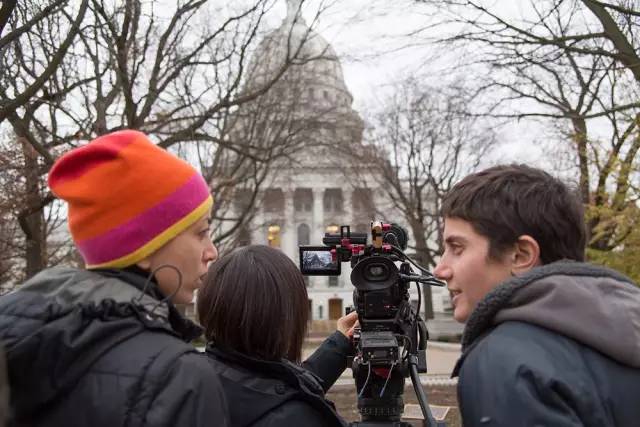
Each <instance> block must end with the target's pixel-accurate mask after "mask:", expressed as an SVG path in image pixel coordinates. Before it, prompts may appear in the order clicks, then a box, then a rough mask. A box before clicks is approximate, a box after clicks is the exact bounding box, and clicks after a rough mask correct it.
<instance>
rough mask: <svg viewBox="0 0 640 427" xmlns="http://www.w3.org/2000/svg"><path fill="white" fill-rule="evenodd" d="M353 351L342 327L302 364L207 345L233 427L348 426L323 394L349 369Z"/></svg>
mask: <svg viewBox="0 0 640 427" xmlns="http://www.w3.org/2000/svg"><path fill="white" fill-rule="evenodd" d="M351 351H352V346H351V343H350V342H349V340H348V339H347V338H346V337H344V335H342V334H341V333H340V332H335V333H334V334H333V335H332V336H330V337H329V338H327V339H326V340H325V342H324V343H323V344H322V345H321V346H320V348H319V349H318V350H317V351H316V352H315V353H314V354H313V355H311V357H310V358H309V359H308V360H307V361H305V362H304V363H303V366H302V367H300V366H297V365H294V364H293V363H291V362H288V361H286V360H282V361H280V362H268V361H264V360H258V359H253V358H251V357H248V356H246V355H243V354H240V353H238V352H234V351H228V350H222V349H220V348H218V347H215V346H214V345H209V346H208V347H207V354H208V356H209V357H210V361H211V366H212V367H213V368H214V369H215V370H216V371H217V372H218V373H219V375H220V380H221V381H222V383H223V386H224V390H225V393H226V399H227V403H228V405H229V417H230V420H231V425H233V426H234V427H248V426H253V427H276V426H278V427H279V426H305V427H325V426H326V427H332V426H337V427H343V426H345V425H346V423H345V421H344V420H342V419H341V418H340V417H339V416H338V414H337V413H336V411H335V408H334V406H333V403H331V402H330V401H328V400H326V399H325V398H324V393H325V392H326V391H327V390H328V389H329V388H330V387H331V386H332V385H333V383H334V382H335V380H336V379H337V378H338V377H339V376H340V374H341V373H342V372H343V371H344V369H345V368H346V360H347V355H348V354H350V353H351Z"/></svg>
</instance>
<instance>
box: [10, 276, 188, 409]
mask: <svg viewBox="0 0 640 427" xmlns="http://www.w3.org/2000/svg"><path fill="white" fill-rule="evenodd" d="M159 295H160V294H159V292H158V291H157V289H155V285H154V284H153V282H149V281H148V280H146V279H145V278H144V277H143V276H141V275H139V274H135V273H132V272H128V271H126V270H103V271H90V270H79V269H62V268H54V269H49V270H44V271H42V272H40V273H39V274H37V275H36V276H34V277H33V278H31V279H30V280H29V281H27V282H26V283H25V284H24V285H22V286H21V287H20V288H19V289H18V290H17V291H15V292H12V293H10V294H8V295H5V296H3V297H2V298H0V340H2V343H3V345H4V347H5V350H6V355H7V365H8V366H9V380H10V386H11V400H12V402H13V403H12V405H13V407H14V408H15V410H16V412H17V413H33V411H37V410H38V408H39V407H41V406H42V405H46V404H47V403H48V402H50V401H52V400H53V399H55V398H56V396H58V395H61V393H66V392H67V391H68V390H69V389H70V388H72V387H73V386H74V384H75V383H76V382H77V381H78V379H79V378H80V377H82V376H83V375H84V374H85V372H86V371H87V370H88V369H90V367H91V365H92V364H93V363H94V362H95V361H96V360H98V359H99V358H100V357H101V356H102V355H104V354H105V353H106V352H108V351H109V350H110V349H111V348H112V347H113V346H114V345H116V344H118V343H120V342H122V341H125V340H127V339H129V338H131V337H132V336H135V335H137V334H139V333H141V332H143V331H145V330H162V331H165V332H168V333H170V334H173V335H175V336H177V337H179V338H181V339H183V340H184V341H190V340H191V339H193V338H194V337H196V336H198V335H199V334H200V332H201V329H200V328H199V327H197V326H196V325H195V324H193V323H192V322H190V321H188V320H187V319H184V318H183V317H182V316H181V315H180V314H179V313H178V312H177V310H176V309H175V307H174V306H173V305H172V304H171V303H169V302H166V301H163V300H162V299H159V298H158V296H159Z"/></svg>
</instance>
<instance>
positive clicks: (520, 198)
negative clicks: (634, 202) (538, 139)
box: [442, 164, 586, 264]
mask: <svg viewBox="0 0 640 427" xmlns="http://www.w3.org/2000/svg"><path fill="white" fill-rule="evenodd" d="M442 215H443V216H444V217H445V218H446V217H449V218H460V219H463V220H465V221H468V222H470V223H471V225H472V226H473V228H474V230H475V231H476V232H478V233H479V234H481V235H483V236H485V237H487V238H488V239H489V257H490V258H492V259H500V257H501V255H502V254H503V253H504V250H505V249H507V248H508V247H510V246H511V245H513V244H514V243H516V241H517V240H518V237H520V236H522V235H529V236H531V237H533V238H534V239H535V240H536V241H537V242H538V245H539V246H540V259H541V261H542V263H543V264H548V263H550V262H553V261H558V260H560V259H572V260H575V261H584V250H585V241H586V233H585V226H584V211H583V206H582V203H581V202H580V200H579V199H578V197H577V195H576V194H575V193H574V192H572V191H571V190H569V188H568V187H567V186H566V185H565V184H563V183H562V182H561V181H560V180H558V179H556V178H554V177H552V176H551V175H549V174H548V173H546V172H544V171H543V170H540V169H536V168H532V167H529V166H526V165H516V164H513V165H502V166H494V167H491V168H489V169H485V170H483V171H481V172H478V173H474V174H471V175H468V176H467V177H465V178H464V179H463V180H462V181H460V182H458V183H457V184H456V185H455V186H454V187H453V188H452V189H451V191H449V193H448V194H447V195H446V196H445V197H444V200H443V202H442Z"/></svg>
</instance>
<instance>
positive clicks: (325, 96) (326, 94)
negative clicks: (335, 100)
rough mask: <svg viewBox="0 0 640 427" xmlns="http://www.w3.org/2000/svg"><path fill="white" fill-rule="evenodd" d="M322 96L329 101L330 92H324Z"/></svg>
mask: <svg viewBox="0 0 640 427" xmlns="http://www.w3.org/2000/svg"><path fill="white" fill-rule="evenodd" d="M322 96H323V97H324V99H327V100H328V99H329V92H327V91H326V90H323V91H322Z"/></svg>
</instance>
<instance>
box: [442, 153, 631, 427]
mask: <svg viewBox="0 0 640 427" xmlns="http://www.w3.org/2000/svg"><path fill="white" fill-rule="evenodd" d="M442 213H443V216H444V218H445V226H444V242H445V250H444V254H443V255H442V258H441V260H440V262H439V263H438V265H437V266H436V268H435V270H434V274H435V275H436V276H437V277H438V278H440V279H442V280H445V281H446V282H447V286H448V289H449V291H450V293H451V296H452V298H453V301H452V303H453V306H454V317H455V319H456V320H457V321H459V322H466V326H465V331H464V335H463V339H462V350H463V354H462V357H461V358H460V360H459V361H458V364H457V366H456V368H455V370H454V376H455V375H459V377H460V378H459V383H458V399H459V404H460V410H461V412H462V418H463V421H464V425H465V426H474V425H482V426H534V425H536V426H614V425H615V426H637V425H638V420H640V405H638V396H640V289H639V288H638V287H636V286H635V285H634V284H633V283H632V282H631V280H630V279H628V278H626V277H624V276H622V275H621V274H619V273H616V272H614V271H611V270H608V269H606V268H602V267H596V266H593V265H590V264H586V263H584V262H583V261H584V247H585V231H584V227H583V223H584V220H583V211H582V207H581V204H580V202H579V201H578V200H577V198H576V197H575V196H574V195H573V194H572V193H571V192H570V191H569V190H568V189H567V187H566V186H565V185H563V184H562V183H561V182H560V181H558V180H557V179H555V178H553V177H551V176H550V175H548V174H547V173H545V172H543V171H541V170H538V169H534V168H530V167H527V166H523V165H511V166H497V167H493V168H489V169H487V170H484V171H482V172H479V173H476V174H472V175H469V176H467V177H466V178H464V179H463V180H462V181H461V182H459V183H458V184H457V185H456V186H455V187H454V188H453V189H452V190H451V191H450V193H449V194H448V195H447V196H446V197H445V200H444V201H443V208H442Z"/></svg>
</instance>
